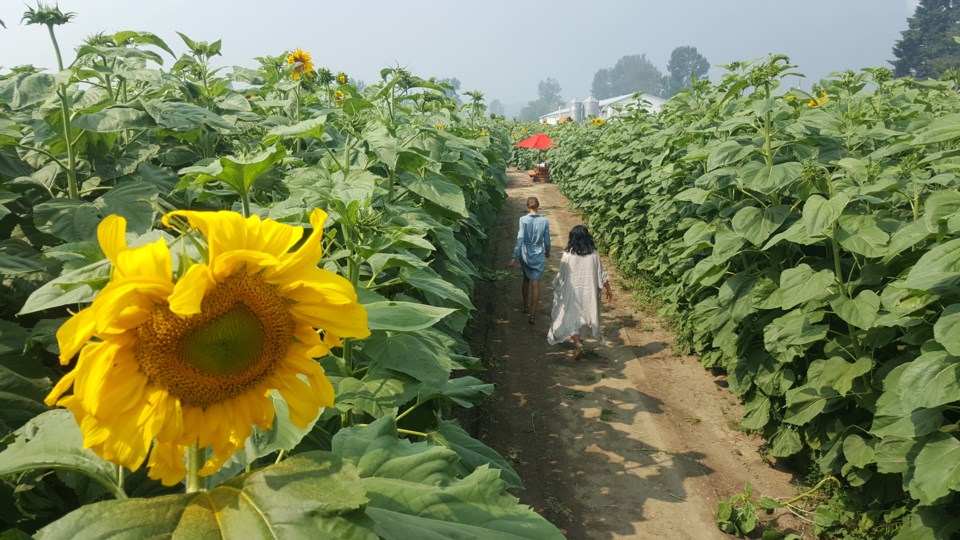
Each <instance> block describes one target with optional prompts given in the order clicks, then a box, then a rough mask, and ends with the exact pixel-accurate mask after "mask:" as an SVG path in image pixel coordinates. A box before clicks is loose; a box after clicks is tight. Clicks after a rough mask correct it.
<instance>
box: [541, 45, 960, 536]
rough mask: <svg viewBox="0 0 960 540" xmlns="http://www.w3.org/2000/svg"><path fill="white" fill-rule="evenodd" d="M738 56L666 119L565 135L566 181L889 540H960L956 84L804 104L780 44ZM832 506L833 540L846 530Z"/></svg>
mask: <svg viewBox="0 0 960 540" xmlns="http://www.w3.org/2000/svg"><path fill="white" fill-rule="evenodd" d="M726 68H727V69H728V71H729V73H728V74H726V75H725V76H723V77H722V78H721V79H720V80H719V82H717V83H716V84H711V83H710V82H708V81H697V82H696V83H695V84H694V86H693V87H692V88H690V89H688V90H684V91H681V92H680V93H678V94H677V95H675V96H674V97H673V98H671V99H670V101H669V102H668V104H667V106H666V107H665V108H664V109H663V110H662V111H661V112H660V113H659V115H658V116H656V117H653V116H651V115H649V114H647V113H646V112H645V111H642V110H636V111H634V112H632V113H630V114H627V115H623V116H620V117H618V118H617V119H616V120H615V121H611V122H609V123H607V124H605V125H604V126H602V127H601V128H599V129H598V128H595V127H592V126H590V127H587V126H584V127H568V128H565V129H558V130H557V131H556V132H555V133H552V135H553V136H554V138H555V141H556V144H557V146H558V148H557V149H555V150H551V151H550V153H549V154H548V160H549V161H550V162H551V163H552V164H553V170H552V175H553V178H554V180H555V181H557V182H558V183H559V185H560V187H561V189H563V190H564V191H565V192H566V193H567V194H568V195H569V196H570V198H571V200H573V201H575V203H576V205H577V206H578V207H579V209H581V210H582V211H583V212H584V216H585V219H586V220H587V222H588V224H589V225H590V226H591V227H592V228H593V230H594V232H595V237H596V238H598V240H599V241H600V242H601V243H602V244H603V245H604V246H605V247H606V248H607V249H608V250H609V251H610V253H611V255H612V256H613V257H614V258H615V260H616V261H617V263H618V265H619V266H620V267H621V268H622V269H623V270H624V271H625V272H626V273H628V274H640V275H642V276H644V279H646V280H649V281H651V282H652V283H655V284H656V290H657V291H659V293H660V297H661V300H662V303H663V308H662V311H663V313H664V314H665V315H666V316H667V317H669V318H670V319H671V320H672V321H674V324H675V328H676V330H677V331H678V332H679V334H680V335H679V338H678V339H679V340H680V341H681V342H686V343H689V344H690V346H691V348H692V349H693V350H694V351H695V352H696V353H698V354H700V356H701V358H702V361H703V363H704V365H705V366H708V367H718V368H722V369H724V370H726V372H727V374H728V379H729V382H730V388H731V390H732V391H733V392H734V393H735V394H736V395H737V396H739V397H740V398H741V399H742V400H743V401H744V405H745V416H744V419H743V422H742V425H743V426H744V427H745V428H747V429H751V430H755V431H757V432H759V433H761V434H762V435H763V436H764V437H766V439H767V445H768V450H769V452H770V454H771V455H773V456H777V457H783V458H788V459H792V460H794V461H796V462H798V463H807V462H810V463H813V464H814V466H815V467H816V468H817V470H818V471H819V473H820V474H822V475H825V476H835V477H836V478H838V479H841V481H842V482H843V486H844V489H843V493H848V494H849V496H847V497H845V498H844V499H843V501H842V504H843V505H844V506H843V508H844V510H843V512H851V513H853V514H855V515H866V513H870V515H871V516H873V517H872V518H871V519H873V520H874V521H875V522H876V523H881V522H883V523H885V524H886V525H885V528H883V531H886V532H881V533H878V534H882V535H883V536H892V535H893V534H896V533H895V531H896V530H897V529H898V528H901V527H902V530H903V531H907V530H909V531H910V533H909V534H911V535H920V536H924V535H925V536H926V537H930V538H947V537H949V534H950V533H948V532H942V531H941V530H940V529H939V528H937V527H935V526H934V524H940V523H942V522H943V523H946V522H945V521H943V519H942V516H945V515H948V514H949V511H948V510H947V509H949V508H952V507H955V505H956V504H957V502H958V501H960V484H958V483H957V478H956V474H955V472H956V471H954V468H953V467H952V466H951V465H949V463H952V462H953V461H955V457H956V456H955V454H956V451H957V448H958V445H960V439H958V435H957V431H956V423H957V421H960V416H958V411H960V409H958V407H960V357H958V356H957V355H956V352H957V343H956V338H955V334H956V332H954V331H952V329H953V328H954V326H955V325H956V323H957V319H956V316H957V307H956V305H957V304H958V303H960V277H958V276H960V221H958V220H957V218H956V215H957V214H956V209H957V204H958V199H957V197H956V193H957V189H958V187H960V176H958V175H957V173H956V170H957V169H956V167H957V165H958V164H960V162H958V157H957V153H956V151H955V146H956V142H957V141H958V140H960V122H958V121H957V118H958V116H957V115H958V113H960V98H958V94H957V86H956V82H955V81H943V82H926V83H917V82H915V81H913V80H912V79H891V77H890V73H889V71H887V70H885V69H868V70H864V71H863V72H861V73H853V72H844V73H840V74H838V75H836V76H834V77H832V78H829V79H826V80H823V81H820V82H819V83H817V84H816V85H815V86H814V88H815V91H814V92H813V93H811V94H807V93H805V92H802V91H799V90H790V91H786V92H784V91H782V90H780V89H779V85H780V80H781V79H782V78H783V77H784V76H786V75H788V74H790V70H791V68H792V66H790V65H789V63H788V61H787V59H786V58H784V57H781V56H773V57H770V58H768V59H766V60H765V61H755V62H735V63H733V64H731V65H729V66H726ZM734 506H735V505H734ZM727 514H729V515H728V516H727V518H726V519H727V520H728V521H729V522H730V523H739V524H738V525H735V526H733V525H732V527H734V528H735V529H740V530H742V529H744V528H747V525H748V523H747V521H746V520H747V519H748V518H747V517H746V514H744V517H743V519H738V518H737V516H736V515H735V514H736V512H735V511H734V509H733V507H731V509H730V510H729V512H727V511H726V510H724V515H727ZM829 516H840V514H839V513H837V512H828V511H826V510H824V512H823V513H822V515H820V516H819V517H818V522H819V523H820V525H821V527H822V530H823V531H825V534H826V533H829V531H831V530H833V529H831V527H836V528H837V529H836V530H841V529H844V530H845V527H846V525H843V523H846V522H845V521H844V520H842V519H840V517H837V518H836V519H835V520H834V521H830V519H829ZM844 519H845V518H844ZM831 523H833V525H831ZM951 526H952V525H951ZM856 527H858V528H859V527H861V525H859V524H858V525H857V526H856ZM863 527H865V528H863V530H873V529H871V527H872V525H869V524H867V525H863ZM944 530H952V529H944ZM903 534H907V533H903ZM901 537H913V536H901Z"/></svg>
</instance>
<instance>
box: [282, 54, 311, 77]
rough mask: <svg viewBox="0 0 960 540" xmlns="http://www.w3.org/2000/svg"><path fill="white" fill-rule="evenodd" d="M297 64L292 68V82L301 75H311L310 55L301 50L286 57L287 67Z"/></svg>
mask: <svg viewBox="0 0 960 540" xmlns="http://www.w3.org/2000/svg"><path fill="white" fill-rule="evenodd" d="M297 63H299V64H300V65H299V66H297V67H295V68H293V80H297V79H299V78H300V74H301V73H305V74H306V75H307V76H310V75H313V62H312V61H311V60H310V53H308V52H307V51H304V50H301V49H297V50H295V51H293V52H292V53H290V56H288V57H287V65H288V66H289V65H293V64H297Z"/></svg>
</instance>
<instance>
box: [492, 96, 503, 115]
mask: <svg viewBox="0 0 960 540" xmlns="http://www.w3.org/2000/svg"><path fill="white" fill-rule="evenodd" d="M489 110H490V114H495V115H497V116H503V114H504V108H503V102H502V101H500V100H499V99H494V100H493V101H491V102H490V106H489Z"/></svg>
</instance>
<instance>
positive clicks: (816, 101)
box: [807, 92, 829, 107]
mask: <svg viewBox="0 0 960 540" xmlns="http://www.w3.org/2000/svg"><path fill="white" fill-rule="evenodd" d="M828 99H829V97H828V96H827V93H826V92H820V97H819V98H818V97H814V98H813V99H811V100H810V102H809V103H807V105H808V106H810V107H818V106H820V105H823V104H824V103H826V102H827V100H828Z"/></svg>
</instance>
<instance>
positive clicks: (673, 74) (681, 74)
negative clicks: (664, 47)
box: [665, 46, 710, 96]
mask: <svg viewBox="0 0 960 540" xmlns="http://www.w3.org/2000/svg"><path fill="white" fill-rule="evenodd" d="M709 70H710V62H707V59H706V58H704V57H703V55H701V54H700V53H699V52H698V51H697V48H696V47H689V46H682V47H677V48H676V49H674V50H673V52H672V53H671V54H670V63H668V64H667V71H668V72H670V75H669V77H668V78H667V91H666V94H665V95H666V96H672V95H673V94H676V93H677V92H679V91H680V90H683V89H684V88H690V86H691V85H692V80H691V78H692V77H695V78H697V79H703V78H705V77H706V76H707V71H709Z"/></svg>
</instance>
